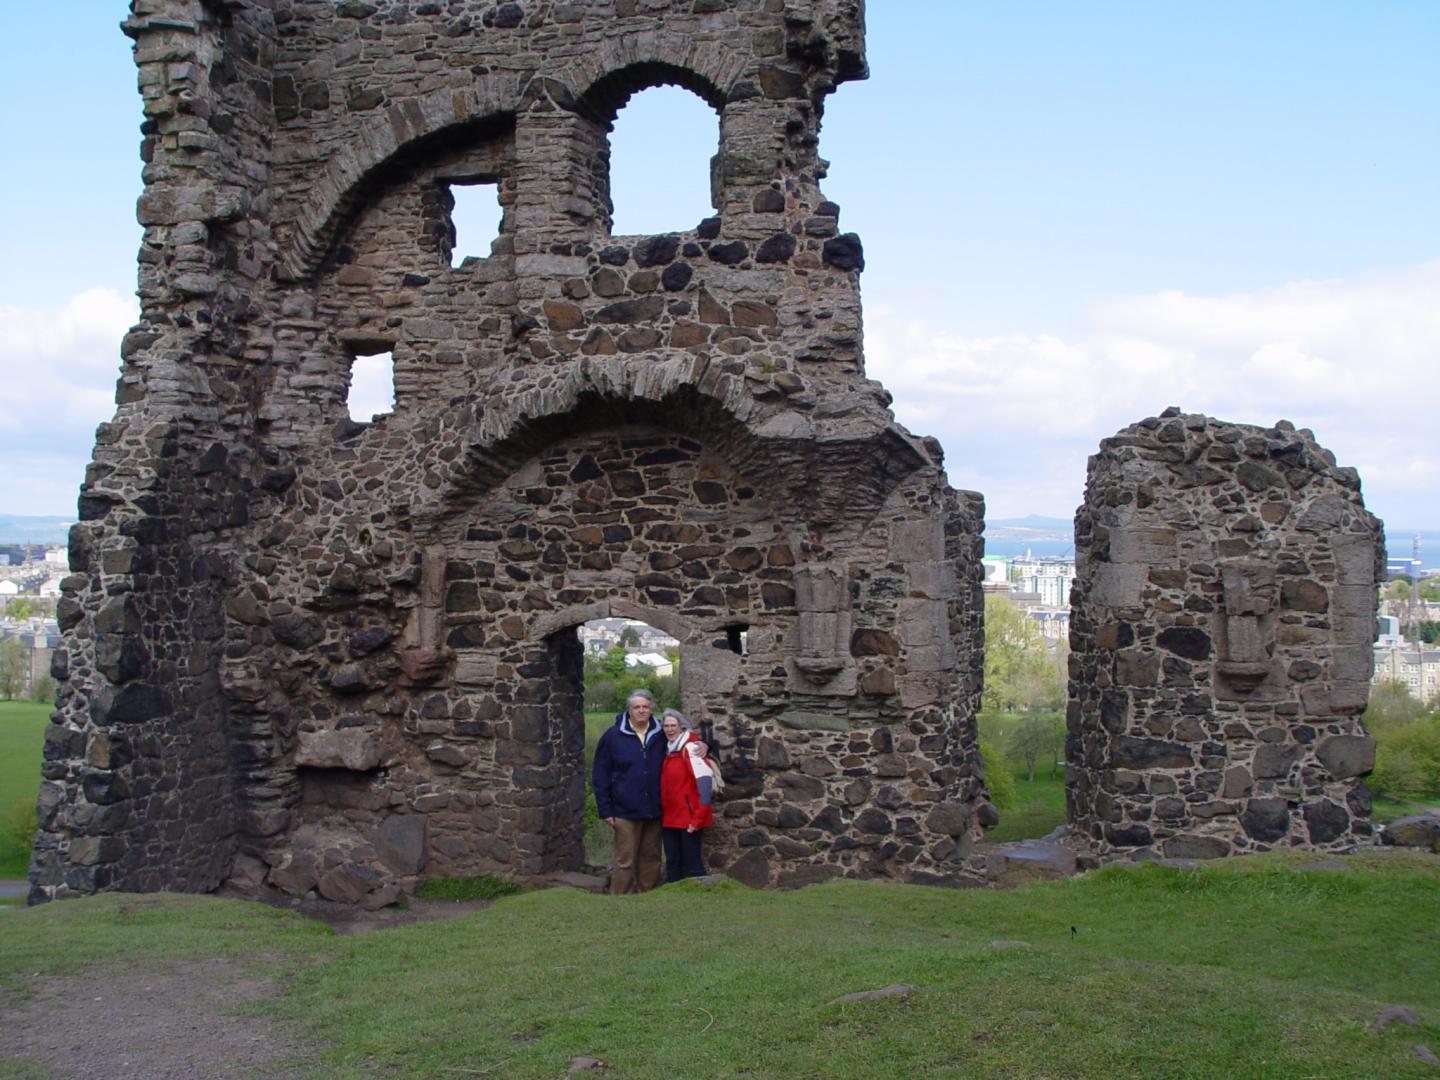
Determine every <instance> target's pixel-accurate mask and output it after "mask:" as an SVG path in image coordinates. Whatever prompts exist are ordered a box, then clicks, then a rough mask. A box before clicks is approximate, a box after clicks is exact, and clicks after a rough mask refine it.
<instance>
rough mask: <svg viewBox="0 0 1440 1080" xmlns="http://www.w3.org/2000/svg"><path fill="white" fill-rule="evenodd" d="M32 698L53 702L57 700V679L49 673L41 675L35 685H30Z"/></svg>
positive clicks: (32, 699) (33, 699)
mask: <svg viewBox="0 0 1440 1080" xmlns="http://www.w3.org/2000/svg"><path fill="white" fill-rule="evenodd" d="M30 700H31V701H47V702H53V701H54V700H55V680H54V679H52V678H51V677H50V676H49V675H41V676H40V677H39V678H38V679H36V680H35V685H34V686H32V687H30Z"/></svg>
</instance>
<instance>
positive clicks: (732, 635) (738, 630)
mask: <svg viewBox="0 0 1440 1080" xmlns="http://www.w3.org/2000/svg"><path fill="white" fill-rule="evenodd" d="M749 635H750V628H749V627H748V626H743V625H738V626H727V627H726V628H725V644H726V645H728V646H730V651H731V652H733V653H736V654H737V655H739V656H744V655H745V649H746V646H747V645H748V644H749V642H748V641H747V640H746V639H747V638H748V637H749Z"/></svg>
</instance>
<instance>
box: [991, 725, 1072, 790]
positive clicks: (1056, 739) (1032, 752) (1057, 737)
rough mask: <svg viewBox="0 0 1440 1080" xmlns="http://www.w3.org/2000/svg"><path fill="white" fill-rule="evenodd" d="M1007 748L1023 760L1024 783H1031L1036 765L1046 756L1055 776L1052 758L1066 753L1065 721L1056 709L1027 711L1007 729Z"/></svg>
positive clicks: (1052, 777)
mask: <svg viewBox="0 0 1440 1080" xmlns="http://www.w3.org/2000/svg"><path fill="white" fill-rule="evenodd" d="M1006 749H1007V750H1008V751H1009V752H1010V755H1011V756H1012V757H1014V758H1015V759H1016V760H1018V761H1023V762H1024V763H1025V780H1026V782H1027V783H1034V781H1035V766H1036V764H1037V763H1039V762H1041V761H1043V760H1046V759H1048V760H1049V762H1050V776H1051V779H1054V777H1055V762H1056V761H1057V760H1058V759H1059V758H1060V756H1061V755H1063V754H1064V753H1065V721H1064V720H1063V719H1062V718H1061V716H1060V714H1059V713H1056V712H1032V713H1028V714H1026V715H1025V716H1024V717H1023V718H1022V719H1021V720H1020V722H1019V723H1018V724H1016V725H1015V727H1014V729H1013V730H1012V731H1011V732H1010V739H1009V743H1008V745H1007V747H1006Z"/></svg>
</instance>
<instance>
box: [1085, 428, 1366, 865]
mask: <svg viewBox="0 0 1440 1080" xmlns="http://www.w3.org/2000/svg"><path fill="white" fill-rule="evenodd" d="M1075 543H1076V556H1077V567H1076V569H1077V575H1078V576H1077V578H1076V582H1075V588H1074V593H1073V597H1072V620H1071V634H1070V646H1071V659H1070V664H1071V668H1070V703H1069V716H1068V722H1069V738H1068V742H1067V758H1068V761H1069V771H1068V774H1067V785H1068V787H1067V797H1068V801H1069V815H1070V821H1071V824H1072V828H1073V829H1074V830H1076V831H1077V832H1078V833H1079V834H1081V835H1082V836H1084V837H1088V838H1089V839H1090V840H1092V841H1093V842H1094V843H1095V844H1096V845H1097V846H1098V847H1099V848H1100V850H1102V851H1123V850H1140V849H1148V850H1155V851H1158V852H1163V853H1164V854H1166V855H1170V856H1189V857H1201V858H1209V857H1214V856H1219V855H1227V854H1230V853H1232V852H1240V851H1259V850H1266V849H1269V848H1273V847H1289V846H1307V847H1315V848H1321V849H1333V848H1341V847H1345V846H1347V845H1350V844H1354V843H1355V842H1356V841H1357V839H1358V838H1361V837H1366V836H1369V835H1370V834H1371V827H1370V823H1369V820H1368V815H1369V812H1370V801H1369V794H1368V792H1367V791H1366V789H1365V787H1364V785H1363V784H1362V783H1360V778H1361V777H1362V776H1364V775H1365V774H1366V773H1367V772H1369V771H1370V769H1371V767H1372V765H1373V763H1374V743H1373V741H1372V740H1371V739H1370V738H1369V737H1368V736H1367V735H1365V733H1364V731H1363V729H1362V728H1361V725H1360V719H1359V718H1360V713H1361V712H1362V711H1363V710H1364V708H1365V701H1366V695H1367V692H1368V688H1369V680H1370V674H1371V663H1372V661H1371V643H1372V642H1373V641H1374V638H1375V607H1376V586H1377V584H1378V582H1379V581H1381V580H1382V579H1383V572H1384V537H1383V534H1382V532H1381V527H1380V523H1379V521H1377V520H1376V519H1375V518H1374V517H1373V516H1372V515H1370V514H1369V513H1367V512H1366V510H1365V505H1364V502H1363V501H1362V499H1361V497H1360V481H1359V477H1358V476H1357V475H1356V473H1355V471H1354V470H1353V469H1346V468H1338V467H1336V465H1335V459H1334V457H1333V456H1332V455H1331V454H1330V453H1329V452H1328V451H1326V450H1324V449H1322V448H1321V447H1320V446H1318V445H1316V443H1315V440H1314V438H1313V437H1312V436H1311V434H1310V433H1309V432H1308V431H1296V430H1295V428H1294V427H1293V426H1292V425H1290V424H1288V423H1286V422H1284V421H1281V422H1280V423H1278V424H1276V426H1275V427H1273V428H1268V429H1266V428H1257V427H1249V426H1245V425H1239V424H1227V423H1222V422H1220V421H1217V420H1212V419H1210V418H1208V417H1205V416H1194V415H1182V414H1181V413H1180V412H1179V411H1178V410H1176V409H1170V410H1167V411H1166V412H1165V413H1163V414H1162V415H1161V416H1160V417H1159V418H1152V419H1149V420H1143V421H1141V422H1140V423H1138V424H1135V425H1133V426H1131V427H1129V428H1126V429H1125V430H1124V431H1121V432H1120V433H1119V434H1117V435H1115V436H1114V437H1113V438H1110V439H1106V440H1105V441H1104V442H1102V443H1101V444H1100V452H1099V453H1098V454H1096V455H1095V456H1094V457H1092V458H1091V459H1090V472H1089V481H1088V483H1087V486H1086V491H1085V503H1084V505H1083V506H1081V507H1080V510H1079V512H1078V513H1077V514H1076V517H1075Z"/></svg>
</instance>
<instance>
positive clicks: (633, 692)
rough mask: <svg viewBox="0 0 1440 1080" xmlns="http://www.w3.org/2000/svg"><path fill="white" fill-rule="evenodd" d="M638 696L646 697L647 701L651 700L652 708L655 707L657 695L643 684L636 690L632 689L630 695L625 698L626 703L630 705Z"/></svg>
mask: <svg viewBox="0 0 1440 1080" xmlns="http://www.w3.org/2000/svg"><path fill="white" fill-rule="evenodd" d="M637 697H640V698H644V699H645V700H646V701H648V702H650V705H651V707H652V708H653V707H654V705H655V695H654V694H652V693H651V692H650V691H649V690H646V689H645V688H644V687H643V686H637V687H636V688H635V689H634V690H631V691H630V694H629V696H628V697H627V698H626V699H625V704H626V705H627V706H628V705H629V704H630V702H632V701H634V700H635V699H636V698H637Z"/></svg>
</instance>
